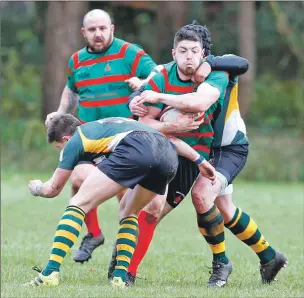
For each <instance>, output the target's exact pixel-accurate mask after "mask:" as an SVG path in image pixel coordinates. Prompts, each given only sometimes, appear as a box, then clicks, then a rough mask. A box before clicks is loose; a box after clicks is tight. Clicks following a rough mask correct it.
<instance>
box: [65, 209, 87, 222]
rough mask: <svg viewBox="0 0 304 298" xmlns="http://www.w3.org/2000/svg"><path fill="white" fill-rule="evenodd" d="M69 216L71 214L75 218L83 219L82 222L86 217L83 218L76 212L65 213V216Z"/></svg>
mask: <svg viewBox="0 0 304 298" xmlns="http://www.w3.org/2000/svg"><path fill="white" fill-rule="evenodd" d="M67 214H70V215H73V216H75V217H78V218H79V219H81V220H82V221H83V220H84V216H82V215H81V214H79V213H77V212H74V211H66V212H65V213H64V215H67Z"/></svg>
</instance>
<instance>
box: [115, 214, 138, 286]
mask: <svg viewBox="0 0 304 298" xmlns="http://www.w3.org/2000/svg"><path fill="white" fill-rule="evenodd" d="M137 235H138V220H137V218H136V217H134V216H129V217H126V218H124V219H123V220H122V221H121V222H120V228H119V231H118V234H117V241H116V249H117V257H116V261H117V264H116V266H115V270H114V272H113V277H121V279H122V280H123V281H126V274H127V271H128V267H129V265H130V261H131V258H132V256H133V253H134V250H135V247H136V241H137Z"/></svg>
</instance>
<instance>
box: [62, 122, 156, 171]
mask: <svg viewBox="0 0 304 298" xmlns="http://www.w3.org/2000/svg"><path fill="white" fill-rule="evenodd" d="M133 131H147V132H153V133H158V134H160V132H158V131H157V130H155V129H154V128H152V127H149V126H147V125H145V124H143V123H140V122H138V121H135V120H132V119H127V118H121V117H112V118H106V119H102V120H97V121H92V122H89V123H86V124H82V125H80V126H79V127H78V128H77V130H76V131H75V133H74V134H73V136H72V137H71V138H70V139H69V141H68V142H67V144H66V145H65V147H64V148H63V150H62V151H61V154H60V163H59V166H58V167H59V168H62V169H67V170H73V169H74V167H75V166H76V165H77V164H78V162H79V161H90V162H93V163H96V164H97V163H99V162H100V161H101V160H102V157H103V156H105V155H108V154H110V153H111V152H113V151H114V150H115V148H116V146H117V144H118V143H119V142H120V141H121V140H122V139H123V138H124V137H125V136H126V135H128V134H129V133H131V132H133Z"/></svg>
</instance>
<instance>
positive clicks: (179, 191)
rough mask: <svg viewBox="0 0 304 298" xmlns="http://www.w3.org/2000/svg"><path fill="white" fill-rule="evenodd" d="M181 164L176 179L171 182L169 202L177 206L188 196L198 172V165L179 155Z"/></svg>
mask: <svg viewBox="0 0 304 298" xmlns="http://www.w3.org/2000/svg"><path fill="white" fill-rule="evenodd" d="M178 161H179V165H178V169H177V173H176V175H175V177H174V179H173V180H172V181H171V182H170V184H169V189H168V196H167V203H168V204H169V205H170V206H171V207H172V208H175V207H176V206H178V205H179V203H180V202H181V201H182V200H183V199H184V198H185V197H186V196H187V194H188V193H189V191H190V189H191V187H192V185H193V183H194V182H195V180H196V178H197V176H198V174H199V168H198V166H197V165H196V164H195V163H194V162H192V161H190V160H189V159H187V158H185V157H182V156H179V157H178Z"/></svg>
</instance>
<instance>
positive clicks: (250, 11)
mask: <svg viewBox="0 0 304 298" xmlns="http://www.w3.org/2000/svg"><path fill="white" fill-rule="evenodd" d="M239 6H240V7H239V14H238V15H239V26H238V29H239V40H238V41H239V42H238V45H239V54H240V56H242V57H244V58H246V59H248V61H249V63H250V64H249V69H248V71H247V73H246V74H244V75H242V76H240V78H239V103H240V109H241V114H242V116H243V118H245V119H246V118H247V115H248V109H249V106H250V103H251V101H252V98H253V91H254V79H255V69H256V44H255V32H256V28H255V2H254V1H241V2H240V3H239Z"/></svg>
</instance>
